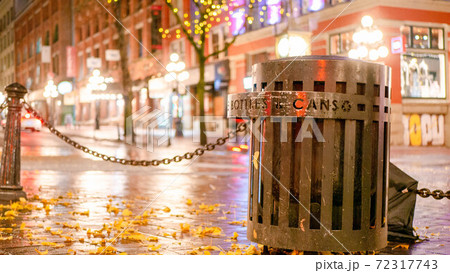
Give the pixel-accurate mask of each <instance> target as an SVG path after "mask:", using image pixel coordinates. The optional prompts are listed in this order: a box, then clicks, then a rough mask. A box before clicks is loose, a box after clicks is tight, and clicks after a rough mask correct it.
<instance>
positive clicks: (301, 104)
mask: <svg viewBox="0 0 450 273" xmlns="http://www.w3.org/2000/svg"><path fill="white" fill-rule="evenodd" d="M292 106H293V107H294V109H295V110H296V112H297V117H304V116H305V115H306V108H308V99H307V98H306V93H305V92H297V97H296V98H295V99H294V101H293V103H292Z"/></svg>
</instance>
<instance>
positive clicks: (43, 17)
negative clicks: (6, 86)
mask: <svg viewBox="0 0 450 273" xmlns="http://www.w3.org/2000/svg"><path fill="white" fill-rule="evenodd" d="M67 3H68V2H67V1H63V0H51V1H49V0H16V2H15V11H16V18H15V22H14V31H15V37H16V39H15V52H16V56H15V72H16V81H17V82H19V83H21V84H24V85H25V86H26V87H27V88H28V89H29V92H30V94H29V95H28V98H29V100H30V101H32V102H33V104H34V106H35V107H36V108H37V109H38V110H39V111H40V112H41V113H43V114H44V115H48V112H49V103H50V102H49V101H48V99H47V98H45V97H44V96H43V92H44V88H45V86H46V85H47V83H48V81H49V80H53V81H54V82H55V83H59V82H61V81H67V80H69V81H71V78H70V77H68V76H67V73H66V71H67V69H66V68H67V47H68V46H71V45H72V31H70V30H71V29H72V9H71V5H70V4H69V5H68V4H67ZM46 47H47V48H46ZM44 48H46V49H44ZM43 49H44V50H43ZM47 49H49V50H47ZM56 100H57V101H58V103H57V105H59V106H60V105H63V98H62V96H60V97H58V98H56ZM55 111H57V114H56V116H60V114H62V112H63V111H64V109H63V108H62V107H57V108H55Z"/></svg>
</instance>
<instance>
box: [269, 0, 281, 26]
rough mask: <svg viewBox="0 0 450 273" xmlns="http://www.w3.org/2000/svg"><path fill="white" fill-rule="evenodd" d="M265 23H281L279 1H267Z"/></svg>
mask: <svg viewBox="0 0 450 273" xmlns="http://www.w3.org/2000/svg"><path fill="white" fill-rule="evenodd" d="M266 4H267V23H268V24H269V25H274V24H277V23H279V22H280V21H281V0H267V2H266Z"/></svg>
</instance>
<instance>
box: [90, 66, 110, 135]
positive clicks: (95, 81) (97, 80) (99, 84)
mask: <svg viewBox="0 0 450 273" xmlns="http://www.w3.org/2000/svg"><path fill="white" fill-rule="evenodd" d="M107 87H108V86H107V85H106V80H105V77H103V76H101V75H100V70H98V69H94V71H92V76H91V77H89V83H88V85H87V88H88V89H89V90H90V91H91V92H92V91H105V90H106V88H107ZM94 98H95V130H99V129H100V100H99V99H98V96H94Z"/></svg>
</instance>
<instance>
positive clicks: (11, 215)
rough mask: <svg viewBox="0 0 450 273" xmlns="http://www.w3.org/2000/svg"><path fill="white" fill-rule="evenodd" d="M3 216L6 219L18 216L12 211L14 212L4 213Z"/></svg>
mask: <svg viewBox="0 0 450 273" xmlns="http://www.w3.org/2000/svg"><path fill="white" fill-rule="evenodd" d="M5 216H6V217H17V216H18V214H17V211H14V210H8V211H7V212H5Z"/></svg>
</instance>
